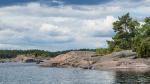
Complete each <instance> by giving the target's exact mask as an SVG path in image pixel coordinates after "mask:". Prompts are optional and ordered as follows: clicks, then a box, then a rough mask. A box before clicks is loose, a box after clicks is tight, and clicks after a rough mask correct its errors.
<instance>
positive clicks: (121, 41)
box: [107, 13, 150, 57]
mask: <svg viewBox="0 0 150 84" xmlns="http://www.w3.org/2000/svg"><path fill="white" fill-rule="evenodd" d="M118 19H119V20H118V21H116V22H114V23H113V29H114V31H115V33H116V34H115V36H114V37H113V38H112V39H113V40H112V41H107V43H108V47H109V50H110V51H111V52H112V51H120V50H124V49H132V50H134V51H136V52H137V53H138V57H150V17H146V18H145V20H144V22H145V23H144V24H143V25H140V24H139V22H137V21H136V20H133V19H132V18H131V17H130V16H129V13H127V14H125V15H123V16H122V17H119V18H118Z"/></svg>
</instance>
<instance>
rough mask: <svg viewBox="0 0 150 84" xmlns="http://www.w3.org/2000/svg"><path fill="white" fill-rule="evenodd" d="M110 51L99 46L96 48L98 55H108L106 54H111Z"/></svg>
mask: <svg viewBox="0 0 150 84" xmlns="http://www.w3.org/2000/svg"><path fill="white" fill-rule="evenodd" d="M109 53H110V51H109V49H108V48H97V49H96V54H97V55H101V56H103V55H106V54H109Z"/></svg>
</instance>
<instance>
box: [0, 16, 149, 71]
mask: <svg viewBox="0 0 150 84" xmlns="http://www.w3.org/2000/svg"><path fill="white" fill-rule="evenodd" d="M113 30H114V32H115V35H114V36H113V37H112V40H110V41H107V44H108V48H97V49H79V50H67V51H58V52H48V51H43V50H0V62H5V60H6V61H8V62H18V61H21V62H25V63H26V62H27V63H28V62H37V63H38V64H39V65H40V66H42V67H66V68H71V67H77V68H83V69H111V70H112V69H124V70H125V69H132V70H142V71H143V70H150V58H149V57H150V17H146V18H145V20H144V23H142V24H141V23H140V22H138V21H137V20H135V19H133V18H131V17H130V14H129V13H127V14H125V15H123V16H121V17H118V20H117V21H115V22H114V23H113Z"/></svg>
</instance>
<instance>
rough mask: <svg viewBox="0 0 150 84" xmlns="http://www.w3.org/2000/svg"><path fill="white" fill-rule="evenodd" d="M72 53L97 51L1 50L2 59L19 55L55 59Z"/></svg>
mask: <svg viewBox="0 0 150 84" xmlns="http://www.w3.org/2000/svg"><path fill="white" fill-rule="evenodd" d="M70 51H95V49H77V50H65V51H57V52H50V51H44V50H0V58H2V59H5V58H15V57H16V56H17V55H25V56H32V55H34V56H35V57H55V56H57V55H60V54H64V53H67V52H70Z"/></svg>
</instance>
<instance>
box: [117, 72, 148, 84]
mask: <svg viewBox="0 0 150 84" xmlns="http://www.w3.org/2000/svg"><path fill="white" fill-rule="evenodd" d="M114 84H150V71H146V72H137V71H116V76H115V83H114Z"/></svg>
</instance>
